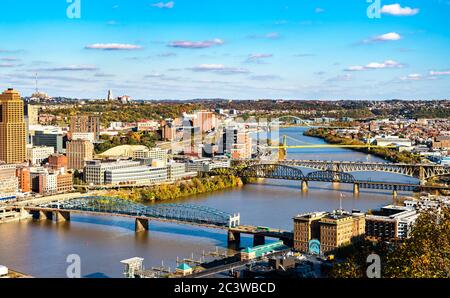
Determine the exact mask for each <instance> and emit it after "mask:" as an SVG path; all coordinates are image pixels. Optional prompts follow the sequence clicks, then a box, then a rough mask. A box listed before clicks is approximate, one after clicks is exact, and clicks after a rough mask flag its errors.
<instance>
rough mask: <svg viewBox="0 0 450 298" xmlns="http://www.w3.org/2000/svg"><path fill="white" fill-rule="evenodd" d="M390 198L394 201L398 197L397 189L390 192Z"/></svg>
mask: <svg viewBox="0 0 450 298" xmlns="http://www.w3.org/2000/svg"><path fill="white" fill-rule="evenodd" d="M392 196H393V197H394V199H395V198H397V196H398V191H397V189H394V190H393V191H392Z"/></svg>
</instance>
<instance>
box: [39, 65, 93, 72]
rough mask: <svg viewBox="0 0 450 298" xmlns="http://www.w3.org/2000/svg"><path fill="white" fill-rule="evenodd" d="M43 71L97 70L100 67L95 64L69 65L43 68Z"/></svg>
mask: <svg viewBox="0 0 450 298" xmlns="http://www.w3.org/2000/svg"><path fill="white" fill-rule="evenodd" d="M39 70H42V71H96V70H98V68H97V67H96V66H93V65H68V66H61V67H53V68H41V69H39Z"/></svg>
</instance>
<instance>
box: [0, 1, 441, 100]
mask: <svg viewBox="0 0 450 298" xmlns="http://www.w3.org/2000/svg"><path fill="white" fill-rule="evenodd" d="M69 2H71V3H69ZM368 2H371V3H368ZM0 5H1V6H0V7H1V11H2V17H1V18H0V35H1V37H2V38H1V42H0V88H2V89H6V88H10V87H12V88H15V89H17V90H19V91H20V92H21V94H22V95H23V96H29V95H31V93H32V92H33V91H34V90H35V75H36V74H37V76H38V88H39V90H40V91H42V92H46V93H48V94H49V95H50V96H66V97H76V98H105V97H106V95H107V91H108V89H111V90H112V92H113V95H114V96H120V95H129V96H131V97H132V98H134V99H195V98H226V99H262V98H264V99H269V98H270V99H280V98H284V99H317V100H326V99H330V100H331V99H333V100H339V99H356V100H357V99H372V100H383V99H394V98H398V99H449V98H450V57H449V56H450V55H449V52H450V0H403V1H399V0H390V1H389V0H345V1H333V0H173V1H168V0H163V1H162V2H160V1H158V0H155V1H152V0H33V1H31V0H30V1H17V0H2V1H1V4H0ZM369 6H370V8H369Z"/></svg>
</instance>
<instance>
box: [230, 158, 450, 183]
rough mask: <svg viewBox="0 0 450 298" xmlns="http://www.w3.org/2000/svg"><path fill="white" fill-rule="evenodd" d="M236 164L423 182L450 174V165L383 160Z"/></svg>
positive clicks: (238, 161)
mask: <svg viewBox="0 0 450 298" xmlns="http://www.w3.org/2000/svg"><path fill="white" fill-rule="evenodd" d="M235 164H236V165H237V166H240V167H248V166H251V165H258V164H262V165H264V164H268V165H275V164H277V165H283V166H290V167H301V168H309V169H314V170H318V171H334V172H343V173H350V172H386V173H394V174H399V175H404V176H409V177H414V178H418V179H419V180H420V181H421V183H424V182H426V181H427V180H429V179H431V178H433V177H438V176H445V175H450V166H442V165H433V164H406V163H382V162H351V161H323V160H281V161H276V162H269V163H264V162H261V161H259V160H256V159H248V160H237V161H235Z"/></svg>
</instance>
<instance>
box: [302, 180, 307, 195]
mask: <svg viewBox="0 0 450 298" xmlns="http://www.w3.org/2000/svg"><path fill="white" fill-rule="evenodd" d="M302 191H303V192H306V191H308V181H306V180H302Z"/></svg>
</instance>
